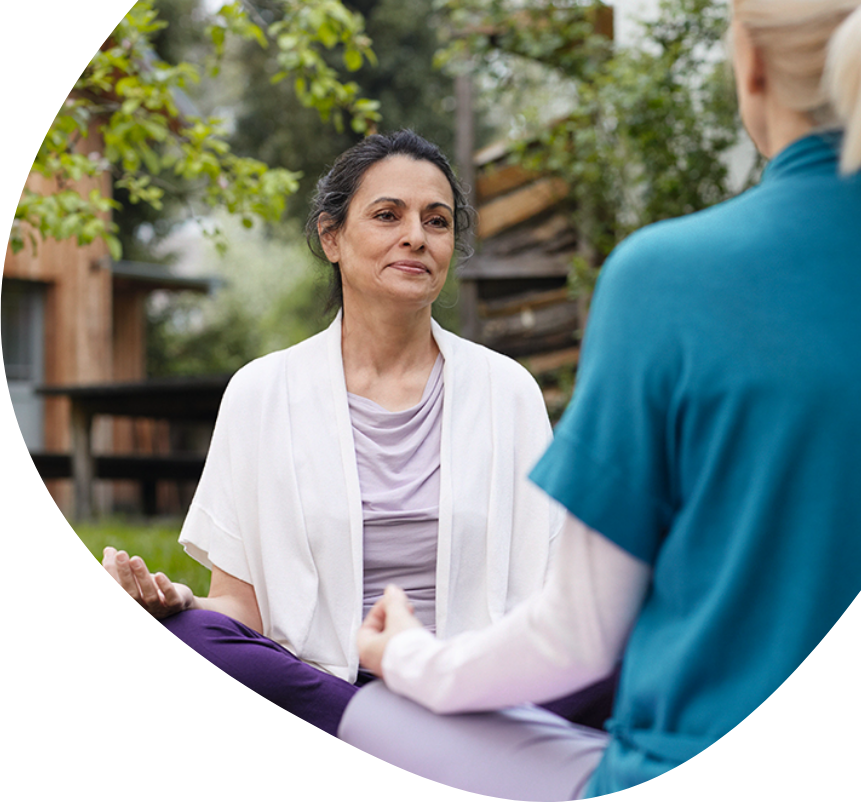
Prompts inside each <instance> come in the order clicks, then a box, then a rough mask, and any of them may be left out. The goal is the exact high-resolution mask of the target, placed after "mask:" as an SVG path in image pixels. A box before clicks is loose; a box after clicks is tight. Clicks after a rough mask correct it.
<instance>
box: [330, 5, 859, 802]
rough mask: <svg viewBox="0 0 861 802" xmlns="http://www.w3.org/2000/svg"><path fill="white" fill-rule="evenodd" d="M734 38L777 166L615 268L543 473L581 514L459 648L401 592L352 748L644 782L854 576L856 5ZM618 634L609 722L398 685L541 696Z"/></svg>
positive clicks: (484, 776) (517, 773)
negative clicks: (526, 584)
mask: <svg viewBox="0 0 861 802" xmlns="http://www.w3.org/2000/svg"><path fill="white" fill-rule="evenodd" d="M731 33H732V39H733V44H732V60H733V65H734V71H735V80H736V86H737V91H738V97H739V103H740V110H741V117H742V120H743V122H744V124H745V126H746V128H747V130H748V131H749V133H750V135H751V137H752V139H753V141H754V143H755V144H756V146H757V147H758V148H759V150H760V151H761V152H762V153H763V154H764V155H765V156H766V157H768V158H769V159H770V163H769V164H768V165H767V167H766V169H765V171H764V174H763V177H762V180H761V182H760V183H759V185H758V186H756V187H755V188H753V189H751V190H749V191H747V192H745V193H743V194H741V195H740V196H738V197H736V198H734V199H732V200H729V201H727V202H725V203H722V204H719V205H717V206H715V207H712V208H711V209H708V210H705V211H702V212H698V213H696V214H692V215H690V216H687V217H684V218H682V219H678V220H672V221H665V222H662V223H658V224H656V225H653V226H649V227H647V228H646V229H644V230H642V231H640V232H638V233H637V234H634V235H633V236H631V237H630V238H629V239H628V240H627V241H626V242H624V243H622V245H621V246H620V247H619V248H618V249H617V250H616V251H615V252H614V253H613V254H612V255H611V257H610V258H609V260H608V261H607V263H606V265H605V267H604V268H603V270H602V273H601V277H600V279H599V283H598V287H597V289H596V293H595V296H594V301H593V305H592V310H591V314H590V319H589V323H588V326H587V331H586V338H585V342H584V345H583V352H582V363H581V371H580V374H579V377H578V382H577V387H576V389H575V392H574V396H573V399H572V401H571V404H570V406H569V408H568V410H567V411H566V413H565V416H564V417H563V419H562V421H561V422H560V423H559V425H558V426H557V428H556V433H555V438H554V441H553V443H552V445H551V446H550V447H549V449H548V451H547V453H546V454H545V455H544V457H543V458H542V460H541V461H540V462H539V463H538V465H537V467H536V468H535V470H534V471H533V472H532V477H533V479H534V480H535V482H536V483H537V484H538V485H540V486H541V487H542V488H544V489H545V490H546V491H547V492H548V493H549V494H550V495H551V496H553V497H554V498H556V499H557V500H559V501H560V502H561V503H562V504H563V505H564V506H565V507H566V508H567V509H568V512H569V515H568V518H567V523H566V525H565V528H564V530H563V533H562V535H561V536H560V542H559V545H558V548H557V550H556V552H555V556H554V558H553V562H552V564H551V567H550V572H549V575H548V580H547V584H546V585H545V587H544V589H543V590H542V591H540V592H539V593H538V594H537V595H535V596H534V597H533V598H531V599H530V600H528V601H527V602H526V603H525V604H523V605H521V606H519V607H518V609H517V610H515V611H514V612H513V613H512V614H511V615H510V616H507V617H506V618H504V619H503V620H502V621H500V622H498V623H496V624H494V625H492V626H490V627H488V628H486V629H484V630H482V631H480V632H475V633H466V634H462V635H460V636H458V637H455V638H453V639H450V640H449V641H447V642H446V643H442V642H440V641H437V640H436V639H435V638H434V637H433V636H432V635H431V634H430V633H428V632H426V631H424V630H422V629H420V628H419V622H418V621H416V620H415V619H414V618H413V617H412V616H410V614H409V611H408V609H407V607H406V606H405V596H404V593H403V592H402V591H401V590H399V589H397V588H389V589H387V591H386V594H385V596H384V599H383V601H381V602H380V603H379V604H377V605H375V607H374V608H373V609H372V611H371V613H370V615H369V616H368V617H367V619H366V621H365V623H364V625H363V628H362V630H361V631H360V636H359V647H360V656H361V660H362V663H363V664H364V665H365V666H367V667H368V668H370V669H371V670H372V671H373V672H374V673H376V674H378V675H381V676H382V677H383V679H384V680H385V683H386V684H387V685H388V686H389V688H390V689H391V690H387V689H386V685H384V684H383V683H371V684H369V685H367V686H366V687H364V688H363V689H362V690H361V691H359V693H358V694H357V695H356V696H355V697H354V699H353V700H352V701H351V703H350V705H348V707H347V710H346V713H345V715H344V719H343V721H342V725H341V731H340V735H341V737H342V738H344V740H346V741H348V742H349V743H352V744H354V745H357V746H359V747H360V748H363V749H366V750H367V751H370V752H372V753H373V754H375V755H377V756H378V757H381V758H384V759H386V760H389V761H390V762H393V763H395V764H397V765H399V766H401V767H403V768H407V769H410V770H412V771H414V772H416V773H418V774H422V775H423V776H426V777H430V778H431V779H434V780H437V781H439V782H444V783H448V784H451V785H456V786H458V787H460V788H464V789H466V790H470V791H475V792H478V793H483V794H488V795H494V796H500V797H509V798H515V799H529V800H558V799H563V798H564V799H573V798H583V797H594V796H600V795H602V794H607V793H611V792H614V791H617V790H622V789H625V788H629V787H631V786H635V785H637V784H639V783H642V782H644V781H646V780H649V779H651V778H653V777H656V776H658V775H660V774H662V773H664V772H666V771H668V770H670V769H672V768H673V767H675V766H677V765H679V764H680V763H682V762H684V761H685V760H688V759H689V758H691V757H693V756H694V755H696V754H698V753H699V752H701V751H702V750H703V749H705V748H707V747H708V746H710V745H711V744H713V743H714V742H715V741H716V740H718V739H719V738H720V737H721V736H723V735H724V734H726V733H727V732H728V731H729V730H731V729H732V728H733V727H735V726H736V725H737V724H738V723H739V722H741V721H742V720H743V719H744V718H745V717H746V716H747V715H749V714H750V713H751V712H752V711H753V710H754V709H755V708H756V707H757V706H758V705H760V704H761V703H762V702H763V701H764V700H765V699H766V698H767V697H768V696H769V695H770V694H771V693H772V692H774V691H775V690H776V689H777V688H778V687H779V686H780V684H781V683H782V682H783V681H784V680H785V679H786V678H787V677H788V676H789V675H790V674H791V673H792V672H793V671H794V670H795V669H796V668H797V667H798V666H799V664H800V663H801V662H802V661H803V660H804V659H805V657H807V655H808V654H809V653H810V652H811V650H812V649H813V648H814V647H815V646H816V645H817V643H819V641H820V640H821V639H822V638H823V637H824V636H825V634H826V633H827V632H828V631H829V629H830V628H831V627H832V626H833V625H834V623H835V622H836V621H837V619H838V618H839V617H840V616H841V614H842V613H843V612H844V611H845V610H846V609H847V607H848V606H849V605H850V603H851V602H852V600H853V599H854V598H855V597H856V595H858V593H859V591H861V496H859V488H861V459H859V456H858V451H859V445H861V404H859V399H861V366H859V360H858V353H859V346H861V314H859V309H861V236H859V232H861V228H859V225H861V173H859V169H861V3H859V0H734V3H733V21H732V27H731ZM620 656H622V674H621V679H620V684H619V688H618V691H617V695H616V701H615V706H614V709H613V715H612V718H611V720H610V721H609V722H608V725H607V733H606V734H603V735H602V736H600V737H597V736H596V735H595V734H594V733H584V732H583V731H582V730H580V729H579V728H577V727H575V726H573V725H570V724H567V723H566V722H562V721H560V720H559V719H554V718H553V717H552V716H550V715H549V714H544V713H542V712H541V711H535V710H534V709H530V708H528V707H523V708H518V707H515V708H514V709H513V710H510V711H502V712H488V713H484V714H479V715H473V716H457V715H455V716H439V715H436V716H435V715H433V714H432V713H429V712H427V711H426V710H424V708H423V707H420V706H419V705H417V704H415V703H414V702H412V701H408V700H407V699H404V697H405V696H406V697H409V698H410V699H412V700H417V701H418V702H420V703H421V704H422V705H424V706H426V707H429V708H431V709H432V710H434V711H436V712H438V713H454V712H458V711H491V710H494V709H498V708H501V707H504V706H507V705H519V704H521V703H524V702H540V701H541V700H542V699H545V698H549V697H551V696H558V695H560V694H562V693H568V692H571V691H573V690H575V689H576V688H577V687H581V686H583V685H585V684H587V683H589V682H590V681H591V679H592V678H593V677H595V676H600V675H601V673H602V672H603V671H605V670H606V668H607V666H609V665H612V664H613V663H614V662H615V661H616V660H617V659H618V658H619V657H620ZM392 691H394V693H393V692H392ZM375 715H376V717H377V718H376V720H374V716H375ZM405 727H409V728H410V731H411V732H412V733H413V738H411V739H410V741H409V743H403V742H401V741H400V740H399V738H398V735H397V732H393V730H395V731H403V729H404V728H405ZM805 735H806V733H804V731H803V723H802V730H801V732H800V736H801V737H805ZM416 741H418V742H420V743H421V750H420V751H414V750H411V749H410V746H411V744H412V743H414V742H416Z"/></svg>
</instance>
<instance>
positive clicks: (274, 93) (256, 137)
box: [217, 0, 454, 219]
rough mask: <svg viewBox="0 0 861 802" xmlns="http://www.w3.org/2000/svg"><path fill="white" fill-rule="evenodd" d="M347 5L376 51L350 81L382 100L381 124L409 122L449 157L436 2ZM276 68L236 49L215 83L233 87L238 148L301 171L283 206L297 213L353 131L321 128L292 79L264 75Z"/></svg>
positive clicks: (446, 86)
mask: <svg viewBox="0 0 861 802" xmlns="http://www.w3.org/2000/svg"><path fill="white" fill-rule="evenodd" d="M349 5H350V7H351V8H353V9H355V10H356V11H358V12H359V13H361V14H362V15H363V16H364V18H365V20H366V26H367V32H368V35H369V36H370V37H371V38H372V39H373V42H374V51H375V53H376V54H377V56H378V60H377V61H375V62H371V61H367V62H365V64H364V65H363V66H362V68H361V69H360V70H358V71H357V72H356V73H355V74H354V79H355V80H356V82H357V83H358V84H359V85H360V86H361V87H362V90H363V92H364V93H365V94H366V96H368V97H373V98H375V99H376V100H377V101H378V102H379V104H380V106H379V111H380V114H381V117H382V123H381V126H380V127H381V130H383V129H384V130H386V131H391V130H396V129H399V128H404V127H409V128H412V129H414V130H415V131H417V132H419V133H421V134H422V135H423V136H425V137H427V138H428V139H430V140H432V141H434V142H436V144H438V145H439V146H440V147H441V148H443V150H444V151H445V152H446V153H448V154H449V155H451V153H452V148H453V144H454V115H453V114H452V111H453V108H454V96H453V84H452V79H451V76H450V75H447V74H445V73H444V72H443V71H441V70H439V69H435V68H434V66H433V59H434V53H435V52H436V50H437V48H438V46H439V41H438V37H437V34H436V28H437V16H438V15H436V14H435V13H434V11H433V0H351V2H350V3H349ZM273 68H274V67H273V53H272V52H271V50H269V51H263V50H260V49H259V48H253V47H251V46H249V45H244V46H241V47H236V48H235V49H234V51H233V52H228V54H227V56H226V57H225V68H224V74H228V73H229V74H230V77H229V81H227V82H222V83H221V85H220V86H219V87H217V89H218V91H219V92H223V91H225V90H226V89H227V90H231V91H232V92H233V99H231V101H230V103H231V105H232V106H233V107H234V108H235V109H236V121H235V131H234V133H233V135H232V137H231V144H232V145H233V147H234V149H235V151H236V152H238V153H243V154H254V155H257V156H258V158H262V159H264V160H265V161H266V162H267V163H268V164H271V165H277V166H288V165H289V166H291V167H293V168H294V169H298V170H301V172H302V173H303V177H302V178H301V179H300V182H299V190H298V191H297V192H296V194H295V195H293V196H291V198H290V199H289V200H288V210H287V214H288V215H290V216H293V217H295V218H297V219H300V218H304V217H305V215H306V214H307V209H308V199H309V197H310V195H311V194H312V192H313V190H314V187H315V185H316V182H317V179H318V178H319V176H320V175H322V173H323V172H324V171H325V170H326V169H327V167H328V166H330V165H331V164H332V162H333V161H334V159H335V158H336V157H337V155H338V154H339V153H341V152H342V151H344V150H346V149H347V148H348V147H350V146H351V145H353V144H355V142H356V141H358V137H357V135H356V134H355V133H354V132H352V131H350V130H345V131H343V132H340V133H339V132H338V131H337V130H335V129H334V128H333V127H328V128H326V129H324V128H322V127H321V126H320V125H319V121H318V120H317V119H316V118H315V115H314V114H313V113H312V112H311V111H309V110H308V109H306V108H304V107H303V106H302V105H301V104H300V102H299V100H298V98H297V97H296V94H295V92H294V91H293V87H292V85H290V84H289V82H284V83H281V84H277V85H273V84H270V83H269V82H268V81H267V80H266V77H265V76H266V75H267V74H269V73H270V72H271V71H272V70H273ZM225 83H226V84H227V85H225Z"/></svg>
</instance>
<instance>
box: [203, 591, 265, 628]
mask: <svg viewBox="0 0 861 802" xmlns="http://www.w3.org/2000/svg"><path fill="white" fill-rule="evenodd" d="M190 609H193V610H212V611H213V612H216V613H221V614H222V615H226V616H229V617H230V618H232V619H234V620H235V621H239V623H240V624H245V626H247V627H251V629H253V630H254V631H255V632H259V633H260V634H263V621H262V620H261V618H260V611H259V610H258V608H257V605H256V604H255V605H254V606H253V607H251V606H250V605H248V604H247V603H245V602H243V601H242V600H241V599H237V598H236V597H234V596H195V597H194V600H193V601H192V604H191V607H190Z"/></svg>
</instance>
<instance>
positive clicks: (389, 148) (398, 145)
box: [305, 130, 473, 311]
mask: <svg viewBox="0 0 861 802" xmlns="http://www.w3.org/2000/svg"><path fill="white" fill-rule="evenodd" d="M390 156H407V157H409V158H411V159H414V160H415V161H427V162H430V163H431V164H433V165H434V166H436V167H438V168H439V169H440V170H441V171H442V173H443V175H444V176H445V177H446V178H447V179H448V183H449V185H450V186H451V192H452V195H453V196H454V243H455V250H456V251H457V252H458V253H459V254H460V255H461V257H462V258H466V257H468V256H470V254H471V249H470V247H469V243H468V234H469V231H470V229H471V227H472V222H473V210H472V208H471V207H470V205H469V201H468V200H467V195H466V191H465V190H464V188H463V187H462V186H461V185H460V183H459V182H458V180H457V177H456V176H455V174H454V171H453V170H452V169H451V165H450V164H449V162H448V159H446V157H445V156H444V155H443V152H442V151H441V150H440V149H439V148H438V147H437V146H436V145H434V144H433V143H432V142H428V141H427V140H426V139H424V138H423V137H420V136H419V135H418V134H416V133H415V132H414V131H410V130H402V131H395V132H394V133H391V134H371V135H370V136H368V137H366V138H365V139H363V140H362V141H361V142H359V143H358V144H356V145H353V147H351V148H350V149H349V150H345V151H344V152H343V153H342V154H341V155H340V156H338V158H337V159H336V160H335V163H334V164H333V165H332V168H331V169H330V170H329V172H327V173H326V174H325V175H324V176H323V177H322V178H321V179H320V180H319V181H318V182H317V190H316V192H315V193H314V197H313V198H312V200H311V213H310V214H309V215H308V222H307V223H306V224H305V238H306V239H307V241H308V247H309V248H310V249H311V252H312V253H313V254H314V255H315V256H316V257H318V258H319V259H322V260H323V261H328V260H327V259H326V254H325V253H324V252H323V246H322V244H321V242H320V233H319V230H318V224H319V223H320V220H321V218H323V219H324V220H325V221H326V222H325V224H324V231H325V232H329V231H337V230H338V229H339V228H341V226H343V225H344V223H345V221H346V220H347V212H348V211H349V209H350V203H351V202H352V200H353V196H354V195H355V194H356V191H357V190H358V189H359V184H360V183H361V182H362V178H363V177H364V175H365V173H366V172H367V171H368V168H370V167H372V166H373V165H375V164H376V163H377V162H379V161H382V160H383V159H387V158H389V157H390ZM342 303H343V288H342V284H341V268H340V266H339V265H338V264H337V263H335V264H332V275H331V278H330V282H329V297H328V300H327V303H326V310H327V311H329V310H330V309H333V308H336V307H339V306H341V304H342Z"/></svg>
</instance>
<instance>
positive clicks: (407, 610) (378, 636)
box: [357, 585, 422, 677]
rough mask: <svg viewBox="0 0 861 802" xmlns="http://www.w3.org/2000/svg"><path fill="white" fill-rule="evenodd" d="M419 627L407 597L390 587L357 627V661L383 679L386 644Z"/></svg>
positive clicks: (401, 591)
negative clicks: (406, 631) (400, 634)
mask: <svg viewBox="0 0 861 802" xmlns="http://www.w3.org/2000/svg"><path fill="white" fill-rule="evenodd" d="M421 626H422V624H421V621H419V620H418V618H416V617H415V616H414V615H413V610H412V605H411V604H410V602H409V599H408V598H407V594H406V593H404V592H403V590H401V589H400V588H399V587H396V586H395V585H389V586H388V587H387V588H386V592H385V593H384V594H383V596H382V598H381V599H380V600H379V601H378V602H377V603H376V604H375V605H374V606H373V607H372V608H371V610H370V612H369V613H368V615H367V616H366V617H365V620H364V621H363V622H362V626H361V627H360V628H359V634H358V636H357V642H358V646H359V661H360V662H361V664H362V665H363V666H364V667H365V668H367V669H368V671H370V672H371V673H373V674H376V675H377V676H378V677H382V676H383V654H384V653H385V651H386V646H387V645H388V643H389V641H390V640H391V639H392V638H393V637H394V636H395V635H397V634H399V633H400V632H404V631H405V630H408V629H414V628H415V627H419V628H421Z"/></svg>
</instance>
